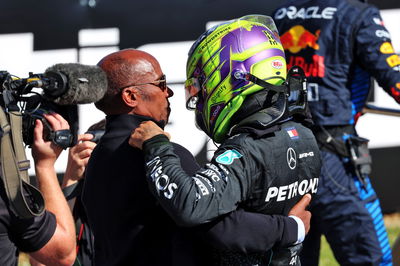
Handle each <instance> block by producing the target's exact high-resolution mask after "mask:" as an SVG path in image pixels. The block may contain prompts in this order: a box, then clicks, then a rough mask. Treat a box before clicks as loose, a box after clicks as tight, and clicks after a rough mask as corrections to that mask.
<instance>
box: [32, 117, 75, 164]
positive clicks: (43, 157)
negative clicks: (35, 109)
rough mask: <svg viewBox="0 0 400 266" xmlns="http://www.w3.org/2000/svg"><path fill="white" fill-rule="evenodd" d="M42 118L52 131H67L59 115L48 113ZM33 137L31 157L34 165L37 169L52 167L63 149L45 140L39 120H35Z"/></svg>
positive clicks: (64, 122)
mask: <svg viewBox="0 0 400 266" xmlns="http://www.w3.org/2000/svg"><path fill="white" fill-rule="evenodd" d="M43 116H44V118H45V119H46V120H47V121H48V122H49V124H50V125H51V127H52V128H53V129H54V131H57V130H63V129H69V125H68V122H67V121H66V120H65V119H64V118H63V117H62V116H61V115H59V114H56V113H50V114H44V115H43ZM33 135H34V141H33V145H32V157H33V159H34V160H35V165H36V166H39V167H52V166H53V165H54V163H55V161H56V160H57V158H58V156H59V155H60V154H61V152H62V150H63V149H62V148H61V147H60V146H58V145H56V144H54V143H53V142H52V141H47V140H45V138H44V133H43V123H42V121H40V120H36V126H35V129H34V131H33Z"/></svg>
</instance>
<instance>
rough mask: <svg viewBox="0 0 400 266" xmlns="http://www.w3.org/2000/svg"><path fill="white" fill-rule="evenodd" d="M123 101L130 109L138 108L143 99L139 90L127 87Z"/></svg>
mask: <svg viewBox="0 0 400 266" xmlns="http://www.w3.org/2000/svg"><path fill="white" fill-rule="evenodd" d="M121 98H122V101H123V102H124V103H125V104H126V105H127V106H130V107H136V106H137V105H138V104H139V101H140V99H141V97H140V93H139V91H138V89H136V88H134V87H127V88H125V89H123V90H122V93H121Z"/></svg>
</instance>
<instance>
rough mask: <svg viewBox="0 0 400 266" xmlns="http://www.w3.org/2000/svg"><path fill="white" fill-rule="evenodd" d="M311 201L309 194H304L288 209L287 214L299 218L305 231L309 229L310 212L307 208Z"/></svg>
mask: <svg viewBox="0 0 400 266" xmlns="http://www.w3.org/2000/svg"><path fill="white" fill-rule="evenodd" d="M310 201H311V194H305V195H304V196H303V197H302V198H301V200H300V201H299V202H297V203H296V205H294V206H293V208H292V209H291V210H290V211H289V216H296V217H298V218H300V219H301V221H302V222H303V224H304V229H305V233H306V234H307V233H308V231H310V220H311V212H310V211H308V210H307V207H308V205H309V204H310Z"/></svg>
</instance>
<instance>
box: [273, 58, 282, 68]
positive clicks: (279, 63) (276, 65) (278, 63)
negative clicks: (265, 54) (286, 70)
mask: <svg viewBox="0 0 400 266" xmlns="http://www.w3.org/2000/svg"><path fill="white" fill-rule="evenodd" d="M271 65H272V67H273V68H275V69H281V68H282V67H283V62H282V61H281V60H274V61H272V63H271Z"/></svg>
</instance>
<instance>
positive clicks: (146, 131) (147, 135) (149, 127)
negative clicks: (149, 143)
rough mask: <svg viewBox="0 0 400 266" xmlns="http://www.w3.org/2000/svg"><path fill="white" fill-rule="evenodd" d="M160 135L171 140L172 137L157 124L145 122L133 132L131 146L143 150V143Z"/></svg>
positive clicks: (130, 140)
mask: <svg viewBox="0 0 400 266" xmlns="http://www.w3.org/2000/svg"><path fill="white" fill-rule="evenodd" d="M160 134H164V135H165V136H167V137H168V138H171V137H170V135H169V134H168V133H167V132H165V131H164V130H162V129H161V128H160V127H159V126H157V125H156V123H154V122H152V121H146V122H143V123H141V124H140V126H139V127H138V128H136V129H134V130H133V132H132V134H131V137H130V139H129V145H131V146H132V147H135V148H139V149H142V146H143V142H145V141H146V140H149V139H151V138H152V137H154V136H157V135H160Z"/></svg>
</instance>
